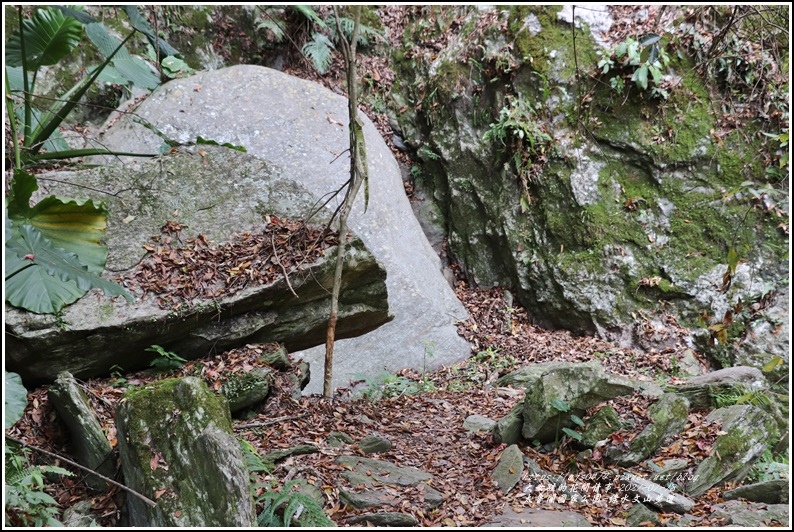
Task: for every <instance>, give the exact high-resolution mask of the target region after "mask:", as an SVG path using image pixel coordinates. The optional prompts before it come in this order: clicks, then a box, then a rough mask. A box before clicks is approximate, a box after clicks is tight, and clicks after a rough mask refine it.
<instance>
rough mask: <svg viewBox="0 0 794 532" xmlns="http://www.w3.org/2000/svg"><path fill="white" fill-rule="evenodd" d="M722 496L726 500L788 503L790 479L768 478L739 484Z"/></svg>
mask: <svg viewBox="0 0 794 532" xmlns="http://www.w3.org/2000/svg"><path fill="white" fill-rule="evenodd" d="M722 498H723V499H725V500H726V501H730V500H733V499H745V500H748V501H753V502H765V503H767V504H787V503H788V501H789V480H788V479H785V480H783V479H780V480H767V481H764V482H757V483H755V484H747V485H745V486H739V487H738V488H736V489H732V490H729V491H726V492H725V493H723V494H722Z"/></svg>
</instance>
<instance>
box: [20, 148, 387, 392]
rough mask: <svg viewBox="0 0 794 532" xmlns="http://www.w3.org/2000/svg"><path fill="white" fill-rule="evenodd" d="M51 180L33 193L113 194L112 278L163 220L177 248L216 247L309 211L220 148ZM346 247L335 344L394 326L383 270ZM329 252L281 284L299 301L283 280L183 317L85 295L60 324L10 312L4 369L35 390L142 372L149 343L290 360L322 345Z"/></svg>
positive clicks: (309, 199) (307, 204)
mask: <svg viewBox="0 0 794 532" xmlns="http://www.w3.org/2000/svg"><path fill="white" fill-rule="evenodd" d="M47 176H48V177H50V178H53V179H55V180H56V181H52V180H42V181H41V182H42V190H41V191H40V193H41V194H45V193H47V194H55V195H58V196H64V197H73V198H80V197H85V196H86V195H87V191H86V188H85V187H89V188H91V189H93V190H106V191H110V192H113V193H114V194H115V195H105V196H102V200H103V201H104V202H105V204H106V206H107V208H108V211H109V217H108V229H107V233H106V241H107V245H108V260H107V265H106V270H107V271H108V272H109V275H111V276H119V277H120V276H122V275H123V274H125V273H128V272H130V271H132V270H134V268H135V267H136V266H137V265H138V263H139V262H140V261H141V260H142V259H143V258H144V256H145V255H146V254H147V253H148V252H147V250H146V249H145V248H144V245H149V246H150V247H152V246H151V245H152V244H153V242H152V240H151V237H152V236H154V235H159V234H160V233H161V231H160V229H161V227H162V226H163V225H165V224H166V222H167V221H169V220H173V221H178V222H179V223H180V224H185V225H186V226H187V228H186V229H185V230H184V231H183V234H182V235H180V237H174V240H177V238H183V239H187V238H191V237H196V236H198V235H199V234H202V235H205V236H206V237H207V239H208V240H209V241H211V242H213V243H214V244H215V245H217V244H220V243H223V242H228V241H229V240H231V239H232V235H233V234H234V233H242V232H244V231H251V232H252V233H253V232H254V231H256V229H260V230H261V228H262V227H263V226H264V216H265V215H276V216H278V217H281V218H292V219H298V218H302V217H304V216H305V215H306V213H307V212H308V211H309V209H311V208H312V206H313V205H314V203H315V199H314V197H313V196H312V194H311V193H310V192H309V191H308V190H307V189H306V188H305V187H303V186H301V185H300V184H298V183H297V182H295V181H294V180H293V179H291V178H287V177H284V175H283V172H281V171H279V170H278V169H277V168H275V167H273V166H272V165H269V164H267V163H265V162H263V161H261V160H259V159H256V158H254V157H252V156H250V155H248V154H245V153H240V152H238V151H235V150H231V149H228V148H223V147H216V146H201V149H200V150H193V152H191V151H190V150H189V149H187V148H183V149H181V150H180V151H179V152H178V153H176V154H173V155H169V156H166V157H163V158H162V159H161V160H157V161H151V160H143V161H141V160H138V162H137V163H136V164H135V165H132V164H130V165H127V166H125V167H122V166H119V165H115V166H108V167H99V168H92V169H88V170H83V171H79V172H53V173H49V174H48V175H47ZM44 187H46V190H44ZM174 247H180V246H179V245H176V244H175V245H174ZM348 248H349V249H348V250H346V258H347V260H348V265H347V267H346V268H345V273H344V274H343V285H347V286H346V287H343V293H342V297H341V298H340V318H339V322H338V323H337V336H338V337H340V338H342V337H346V336H355V335H358V334H363V333H365V332H367V331H371V330H373V329H375V328H376V327H378V326H379V325H382V324H383V323H386V322H387V321H388V320H389V319H390V315H389V311H388V303H387V301H388V296H387V288H386V283H385V278H386V271H385V270H384V269H383V267H382V266H381V265H380V263H379V262H378V261H377V260H376V259H375V258H374V257H373V255H372V254H371V253H370V252H369V251H367V250H366V246H364V244H363V243H362V242H361V240H360V239H358V238H353V239H351V241H350V244H349V246H348ZM336 249H337V248H336V247H332V248H329V249H327V250H326V254H325V256H321V257H319V258H317V259H312V260H311V261H307V263H306V264H304V265H303V266H302V267H301V268H300V269H297V270H295V271H292V272H291V273H289V278H290V282H291V286H292V288H293V289H294V291H295V293H296V294H297V296H298V297H295V295H293V294H292V293H291V291H290V290H289V287H288V286H287V282H286V281H285V279H284V277H283V275H279V276H278V277H277V278H275V280H274V281H272V282H270V283H265V284H261V285H257V284H255V283H252V285H249V286H248V287H246V288H243V289H242V290H241V291H239V292H236V293H234V294H221V295H218V296H217V297H216V298H215V299H211V298H205V299H197V300H194V301H193V303H192V305H185V307H186V308H185V310H184V311H182V312H177V311H172V310H170V309H169V308H161V306H160V305H159V304H158V302H157V295H155V294H146V295H143V296H142V295H140V294H138V296H137V297H136V300H135V302H134V303H127V302H126V301H125V300H123V299H121V298H115V299H111V298H107V297H97V296H96V295H95V294H93V293H91V294H87V295H86V296H85V297H83V298H82V299H80V300H78V301H77V302H75V303H74V304H72V305H69V306H67V307H65V308H64V310H63V312H62V314H61V316H59V317H56V316H52V315H37V314H32V313H29V312H24V311H21V310H18V309H15V308H12V307H10V306H9V305H6V315H5V324H6V335H5V339H6V355H7V357H6V364H7V366H8V369H9V370H10V371H15V372H17V373H19V374H20V376H21V377H22V379H23V381H24V382H25V383H26V384H28V385H31V384H35V383H47V382H52V381H53V380H54V379H55V378H56V376H57V374H58V373H59V372H60V371H69V372H70V373H72V374H73V375H74V376H75V377H77V378H88V377H94V376H98V375H107V374H108V373H109V370H110V368H111V367H112V366H114V365H115V366H119V367H121V368H123V369H124V370H125V371H133V370H136V369H141V368H144V367H146V366H147V364H148V363H149V361H151V360H152V359H153V358H154V357H155V356H156V355H155V354H154V353H151V352H147V351H146V349H147V348H148V347H149V346H151V345H153V344H156V345H160V346H163V347H164V348H165V349H166V350H168V351H173V352H175V353H177V354H178V355H180V356H181V357H183V358H186V359H191V358H198V357H203V356H206V355H207V354H209V353H210V352H219V351H223V350H226V349H232V348H235V347H239V346H241V345H245V344H248V343H269V342H273V341H282V342H283V343H284V344H285V345H286V346H287V348H288V349H290V350H298V349H305V348H308V347H311V346H315V345H323V344H324V343H325V337H326V329H327V322H328V309H329V308H330V307H329V305H330V302H329V300H330V290H331V288H332V287H333V277H334V270H335V268H336V260H335V255H336V253H335V250H336ZM263 260H264V259H263ZM268 260H269V259H268ZM186 267H187V266H186ZM260 267H265V265H261V264H260ZM221 273H222V274H223V275H226V272H221ZM319 367H322V366H319ZM320 373H322V372H320Z"/></svg>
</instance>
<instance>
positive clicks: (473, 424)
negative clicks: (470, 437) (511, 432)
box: [463, 414, 496, 432]
mask: <svg viewBox="0 0 794 532" xmlns="http://www.w3.org/2000/svg"><path fill="white" fill-rule="evenodd" d="M495 425H496V421H494V420H493V419H490V418H487V417H485V416H481V415H479V414H472V415H470V416H469V417H467V418H466V419H464V420H463V428H464V429H466V430H470V431H472V432H488V431H490V430H492V429H493V428H494V426H495Z"/></svg>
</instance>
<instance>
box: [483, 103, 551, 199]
mask: <svg viewBox="0 0 794 532" xmlns="http://www.w3.org/2000/svg"><path fill="white" fill-rule="evenodd" d="M483 140H485V141H487V142H491V143H493V144H496V145H497V146H498V147H499V150H500V151H502V152H505V153H508V154H510V155H512V162H513V167H514V170H515V172H516V174H517V175H518V178H519V180H520V182H521V185H522V188H523V191H524V194H523V195H522V197H521V198H520V202H521V208H522V211H526V210H528V208H529V205H530V203H531V195H530V193H529V183H530V182H531V181H535V180H536V179H537V178H538V176H539V175H540V170H541V168H542V166H543V164H544V163H545V162H546V153H547V151H548V149H549V147H550V146H551V142H552V138H551V136H550V135H549V134H548V133H546V132H545V131H544V130H543V128H542V127H541V125H540V122H538V120H537V114H536V112H535V108H534V107H533V106H532V105H531V104H530V103H529V102H528V101H527V100H526V99H524V98H519V97H514V96H508V97H507V103H506V104H505V106H504V107H502V109H500V110H499V117H498V119H497V121H496V122H493V123H491V124H490V126H489V128H488V130H487V131H486V132H485V134H484V135H483ZM506 166H507V165H506Z"/></svg>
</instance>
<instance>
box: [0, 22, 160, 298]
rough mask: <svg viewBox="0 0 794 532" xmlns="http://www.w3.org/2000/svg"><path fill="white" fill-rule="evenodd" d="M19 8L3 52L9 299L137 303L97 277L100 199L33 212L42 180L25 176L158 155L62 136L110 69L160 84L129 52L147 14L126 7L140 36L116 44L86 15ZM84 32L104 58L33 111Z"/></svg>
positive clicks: (51, 204)
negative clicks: (50, 75) (96, 296)
mask: <svg viewBox="0 0 794 532" xmlns="http://www.w3.org/2000/svg"><path fill="white" fill-rule="evenodd" d="M18 9H19V29H18V31H17V32H15V33H14V34H13V35H12V36H11V37H10V38H9V40H8V41H7V43H6V50H5V59H6V67H5V70H6V76H5V87H4V89H5V98H6V104H7V105H6V109H7V112H8V123H9V126H10V129H11V139H12V143H13V146H14V153H13V163H14V179H13V181H12V183H11V186H10V190H9V194H8V197H7V200H6V210H5V216H4V224H5V232H6V244H5V287H6V301H7V302H8V303H10V304H11V305H13V306H15V307H20V308H23V309H26V310H28V311H30V312H35V313H38V314H49V313H57V312H60V310H61V309H62V308H63V307H64V306H65V305H69V304H71V303H74V302H75V301H77V300H78V299H79V298H81V297H82V296H83V295H85V294H86V293H87V292H88V291H89V290H91V289H92V288H100V289H102V290H103V292H104V293H105V294H106V295H109V296H117V295H121V296H124V297H125V298H126V299H127V300H128V301H132V300H133V298H132V296H131V295H130V294H128V293H127V291H126V290H124V288H122V287H121V286H119V285H117V284H115V283H112V282H110V281H108V280H106V279H103V278H102V277H100V275H101V273H102V271H103V270H104V268H105V262H106V261H107V253H108V250H107V248H106V247H105V246H103V245H102V243H101V242H102V239H103V237H104V235H105V229H106V227H107V211H106V209H105V207H104V205H103V204H102V203H101V202H95V201H93V200H76V199H69V198H58V197H56V196H50V197H47V198H44V199H42V200H41V201H39V202H38V203H36V204H35V205H33V206H31V204H30V200H31V197H32V194H33V192H35V191H36V190H37V189H38V183H37V181H36V177H35V176H34V175H33V174H31V173H29V172H28V171H27V170H28V168H29V167H31V166H33V165H36V164H40V163H41V162H42V161H45V160H63V159H68V158H73V157H83V156H88V155H130V156H142V157H153V156H156V155H157V154H135V153H119V152H111V151H109V150H106V149H94V148H90V149H79V150H72V149H70V148H69V146H68V144H66V142H65V141H64V140H63V138H62V137H60V135H59V132H58V128H59V127H60V125H61V124H62V123H63V121H64V120H65V119H66V117H67V116H68V115H69V113H70V112H71V111H72V110H73V109H74V108H75V106H76V105H78V102H79V100H80V98H82V96H83V95H84V94H85V92H86V91H87V90H88V88H89V87H90V86H91V85H92V84H93V83H94V81H95V80H96V79H97V78H98V77H99V76H100V74H101V73H102V72H103V71H104V70H105V69H106V68H107V67H109V65H110V64H111V62H113V64H114V66H115V67H116V68H115V69H116V71H119V72H121V73H122V74H126V78H125V79H127V80H129V82H130V83H133V84H137V85H142V86H145V87H147V88H150V89H151V88H154V87H156V86H157V84H158V83H159V78H158V77H157V76H155V75H154V74H153V73H152V72H151V71H150V70H149V69H148V66H147V65H146V64H145V63H144V62H143V61H142V60H140V59H138V58H133V57H132V56H130V54H129V52H127V50H126V49H125V48H124V47H125V44H126V43H127V41H129V40H130V39H131V38H132V36H133V35H135V33H136V29H137V28H136V25H137V27H141V24H140V20H138V18H140V15H139V13H137V11H136V12H135V13H133V11H132V9H129V10H127V13H128V15H129V16H130V17H131V18H132V17H135V15H136V14H137V15H138V18H136V19H135V20H134V22H135V24H133V27H134V29H133V31H132V32H131V33H130V34H129V35H128V36H127V37H126V38H125V39H124V40H122V41H118V40H117V39H115V38H111V37H110V36H109V34H108V33H107V30H106V29H105V28H104V26H102V25H101V24H100V23H98V22H97V21H96V20H94V19H93V18H91V17H90V16H88V15H87V14H85V13H81V12H78V11H74V10H71V9H69V8H62V9H52V8H43V7H42V8H37V9H35V11H34V13H33V14H32V16H31V17H30V18H25V16H24V14H23V10H22V8H21V7H20V8H18ZM84 29H85V30H86V32H87V33H88V34H89V38H90V40H91V41H92V42H93V43H94V44H96V45H97V46H98V47H99V48H100V52H101V53H102V55H103V56H104V58H105V59H104V61H103V62H102V63H101V64H100V65H98V66H96V67H94V68H89V69H88V70H87V72H88V73H87V76H86V77H84V78H83V79H82V80H80V81H79V82H78V83H77V84H76V85H75V86H74V87H72V88H71V89H70V90H68V91H66V92H65V93H64V94H63V95H61V96H60V97H59V98H55V99H54V100H53V103H52V104H51V105H49V107H48V108H40V109H39V108H36V107H35V106H34V95H35V92H34V91H35V86H36V77H37V75H38V73H39V70H40V69H41V67H44V66H49V65H54V64H57V63H58V62H59V61H61V60H63V59H64V58H65V57H66V56H68V55H69V53H71V52H72V51H73V50H74V49H75V48H76V47H77V46H78V44H79V43H80V41H81V39H82V36H83V30H84ZM138 31H139V30H138ZM169 51H171V50H170V49H169ZM20 101H21V102H22V107H21V109H20V112H17V111H16V109H15V106H17V105H18V104H19V102H20ZM20 130H21V135H20V134H18V132H19V131H20ZM20 137H21V138H20Z"/></svg>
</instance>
